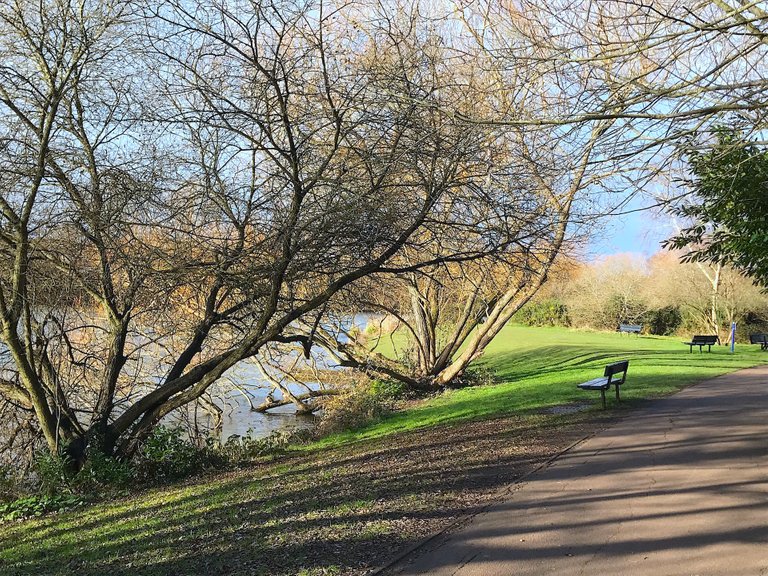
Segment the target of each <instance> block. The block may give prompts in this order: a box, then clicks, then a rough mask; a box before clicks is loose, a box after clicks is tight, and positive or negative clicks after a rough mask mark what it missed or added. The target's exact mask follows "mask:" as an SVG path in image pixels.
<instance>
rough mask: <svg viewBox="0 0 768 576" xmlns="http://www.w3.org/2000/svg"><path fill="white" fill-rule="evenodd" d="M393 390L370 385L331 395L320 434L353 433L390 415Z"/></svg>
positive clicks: (378, 384)
mask: <svg viewBox="0 0 768 576" xmlns="http://www.w3.org/2000/svg"><path fill="white" fill-rule="evenodd" d="M391 391H392V388H391V387H389V386H384V385H382V384H381V383H375V384H374V385H371V383H369V382H365V383H359V384H357V385H355V386H350V387H349V388H348V389H347V390H345V391H344V392H343V393H341V394H338V395H336V396H329V397H328V399H327V400H326V401H325V402H324V403H323V416H322V418H321V420H320V424H319V425H318V427H317V433H318V434H319V435H321V436H322V435H325V434H330V433H332V432H341V431H344V430H353V429H355V428H360V427H361V426H363V425H365V424H367V423H369V422H371V421H373V420H376V419H377V418H380V417H381V416H383V415H384V414H387V413H389V412H390V411H391V410H392V407H393V404H394V402H393V399H392V396H391Z"/></svg>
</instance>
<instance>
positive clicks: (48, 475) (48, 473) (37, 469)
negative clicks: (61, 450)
mask: <svg viewBox="0 0 768 576" xmlns="http://www.w3.org/2000/svg"><path fill="white" fill-rule="evenodd" d="M72 470H73V466H72V461H71V460H70V459H69V458H68V457H67V456H65V455H61V454H51V453H50V452H49V451H47V450H43V451H40V452H38V453H37V454H36V455H35V458H34V461H33V463H32V471H33V474H34V475H35V476H36V478H37V482H38V485H39V490H40V493H41V494H44V495H47V496H52V495H54V494H60V493H62V492H68V493H71V492H72V490H73V487H72V480H73V473H72Z"/></svg>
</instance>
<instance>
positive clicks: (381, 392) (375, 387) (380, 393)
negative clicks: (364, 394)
mask: <svg viewBox="0 0 768 576" xmlns="http://www.w3.org/2000/svg"><path fill="white" fill-rule="evenodd" d="M370 386H371V393H372V394H373V395H374V396H376V397H378V398H379V399H380V400H382V401H388V400H389V401H395V400H400V399H402V398H405V397H407V396H408V395H409V393H410V390H409V389H408V386H406V385H405V384H404V383H403V382H398V381H397V380H374V381H373V382H371V384H370Z"/></svg>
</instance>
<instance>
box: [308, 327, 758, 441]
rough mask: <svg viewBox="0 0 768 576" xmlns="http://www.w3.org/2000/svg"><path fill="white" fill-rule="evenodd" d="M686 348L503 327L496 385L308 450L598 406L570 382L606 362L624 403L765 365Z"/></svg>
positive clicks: (751, 356) (721, 351)
mask: <svg viewBox="0 0 768 576" xmlns="http://www.w3.org/2000/svg"><path fill="white" fill-rule="evenodd" d="M688 350H689V348H688V346H684V345H683V344H682V340H681V339H680V338H675V337H661V336H642V337H637V336H633V335H626V334H615V333H609V332H585V331H577V330H568V329H563V328H531V327H527V326H507V327H506V328H504V329H503V330H502V331H501V333H500V334H499V335H498V336H497V337H496V339H495V340H494V341H493V342H492V343H491V345H490V346H488V348H487V349H486V353H485V356H484V359H483V361H482V362H481V363H480V366H482V367H483V368H485V369H488V370H490V371H491V372H493V373H494V374H495V376H496V378H497V379H498V380H499V381H500V382H501V383H500V384H497V385H495V386H481V387H475V388H466V389H463V390H453V391H448V392H446V393H445V394H443V395H441V396H439V397H438V398H435V399H433V400H430V401H427V402H424V403H423V404H422V405H420V406H419V407H416V408H413V409H410V410H408V411H405V412H402V413H399V414H395V415H393V416H391V417H389V418H387V419H385V420H383V421H381V422H377V423H375V424H373V425H371V426H368V427H367V428H365V429H363V430H356V431H353V432H347V433H343V434H336V435H333V436H330V437H328V438H325V439H324V440H322V441H321V442H319V443H317V444H315V445H313V446H312V447H316V446H321V447H325V446H338V445H343V444H346V443H348V442H351V441H356V440H363V439H370V438H380V437H383V436H387V435H389V434H392V433H395V432H398V431H404V430H416V429H419V428H423V427H428V426H435V425H438V424H445V423H452V422H460V421H466V420H474V419H478V418H488V417H493V416H496V415H503V414H509V413H516V412H520V411H532V410H542V409H546V408H548V407H552V406H557V405H562V404H568V403H573V402H581V401H584V400H592V401H594V403H595V407H596V408H598V407H599V398H600V395H599V393H598V392H591V393H590V392H584V391H582V390H579V389H578V388H576V384H578V383H580V382H585V381H587V380H591V379H592V378H597V377H598V376H602V371H603V368H604V367H605V365H606V364H609V363H611V362H615V361H618V360H625V359H627V360H629V361H630V362H629V371H628V374H627V382H626V385H625V386H623V387H622V390H621V395H622V399H623V400H624V399H625V400H626V401H627V402H628V404H629V405H630V406H631V405H632V404H633V403H635V402H636V401H638V400H644V399H648V398H653V397H658V396H662V395H665V394H669V393H671V392H674V391H676V390H679V389H680V388H682V387H684V386H687V385H689V384H693V383H695V382H700V381H701V380H705V379H707V378H711V377H714V376H718V375H720V374H725V373H727V372H732V371H734V370H738V369H740V368H747V367H749V366H755V365H757V364H760V363H765V362H766V360H768V355H766V354H765V352H761V351H760V349H759V347H757V346H747V345H740V346H737V348H736V353H735V354H731V353H730V349H728V348H726V347H724V346H715V347H713V348H712V352H711V353H708V352H706V349H705V351H704V353H702V354H700V353H699V352H698V350H696V349H695V351H694V352H693V353H689V351H688ZM609 402H610V398H609Z"/></svg>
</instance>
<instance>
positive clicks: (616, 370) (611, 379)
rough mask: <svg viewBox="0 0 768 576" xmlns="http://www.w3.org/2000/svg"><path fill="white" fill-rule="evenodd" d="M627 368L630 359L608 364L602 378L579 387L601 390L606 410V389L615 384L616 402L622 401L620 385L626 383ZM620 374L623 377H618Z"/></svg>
mask: <svg viewBox="0 0 768 576" xmlns="http://www.w3.org/2000/svg"><path fill="white" fill-rule="evenodd" d="M627 368H629V360H622V361H621V362H614V363H613V364H608V366H606V367H605V372H603V377H602V378H595V379H594V380H590V381H589V382H583V383H582V384H579V385H578V387H579V388H581V389H582V390H600V396H601V398H602V399H603V410H605V391H606V390H608V389H609V388H610V387H611V384H613V386H614V388H616V402H621V397H620V396H619V386H621V385H622V384H624V380H625V379H626V377H627ZM618 374H621V378H616V376H617V375H618Z"/></svg>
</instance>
